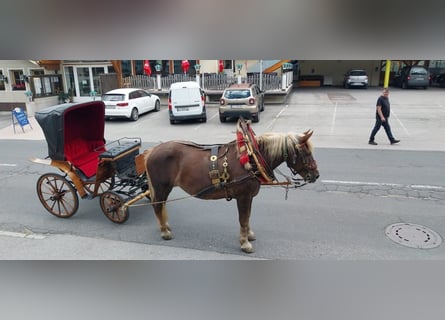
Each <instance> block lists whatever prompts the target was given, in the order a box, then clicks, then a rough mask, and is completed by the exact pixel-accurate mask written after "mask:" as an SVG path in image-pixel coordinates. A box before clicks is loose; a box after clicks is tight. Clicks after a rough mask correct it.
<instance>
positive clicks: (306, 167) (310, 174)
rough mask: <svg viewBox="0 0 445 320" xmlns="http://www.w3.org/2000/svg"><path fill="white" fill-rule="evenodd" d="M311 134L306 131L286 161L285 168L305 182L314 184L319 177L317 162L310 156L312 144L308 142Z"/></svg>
mask: <svg viewBox="0 0 445 320" xmlns="http://www.w3.org/2000/svg"><path fill="white" fill-rule="evenodd" d="M312 134H313V131H310V130H308V131H306V132H305V133H304V134H303V136H301V137H300V138H299V143H298V144H296V145H295V146H294V152H292V156H291V157H288V159H287V166H288V167H289V169H290V170H291V171H292V173H293V174H294V175H296V174H299V175H300V176H301V177H302V178H303V179H304V181H306V182H315V181H316V180H317V179H318V177H319V176H320V173H319V172H318V168H317V162H316V161H315V160H314V158H313V156H312V144H311V143H310V141H308V140H309V138H310V137H311V136H312Z"/></svg>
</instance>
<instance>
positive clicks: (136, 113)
mask: <svg viewBox="0 0 445 320" xmlns="http://www.w3.org/2000/svg"><path fill="white" fill-rule="evenodd" d="M130 119H131V120H132V121H137V120H138V119H139V111H138V109H136V108H133V110H131V116H130Z"/></svg>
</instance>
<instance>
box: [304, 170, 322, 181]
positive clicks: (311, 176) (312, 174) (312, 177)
mask: <svg viewBox="0 0 445 320" xmlns="http://www.w3.org/2000/svg"><path fill="white" fill-rule="evenodd" d="M319 177H320V174H319V173H318V171H311V172H308V173H306V175H305V176H304V180H305V181H307V182H310V183H312V182H315V181H316V180H317V179H318V178H319Z"/></svg>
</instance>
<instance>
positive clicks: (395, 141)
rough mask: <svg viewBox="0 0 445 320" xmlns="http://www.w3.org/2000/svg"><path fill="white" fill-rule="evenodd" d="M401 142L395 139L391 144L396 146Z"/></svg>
mask: <svg viewBox="0 0 445 320" xmlns="http://www.w3.org/2000/svg"><path fill="white" fill-rule="evenodd" d="M399 142H400V140H396V139H394V140H393V141H391V144H396V143H399Z"/></svg>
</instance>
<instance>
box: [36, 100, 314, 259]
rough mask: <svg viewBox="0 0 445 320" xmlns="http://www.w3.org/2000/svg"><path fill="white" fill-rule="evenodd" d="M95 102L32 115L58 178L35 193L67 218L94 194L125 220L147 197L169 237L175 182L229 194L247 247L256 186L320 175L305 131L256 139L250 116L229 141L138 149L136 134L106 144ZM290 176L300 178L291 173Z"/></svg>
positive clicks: (208, 194)
mask: <svg viewBox="0 0 445 320" xmlns="http://www.w3.org/2000/svg"><path fill="white" fill-rule="evenodd" d="M104 110H105V109H104V104H103V102H102V101H92V102H87V103H81V104H72V103H71V104H62V105H58V106H54V107H51V108H47V109H44V110H42V111H40V112H37V113H36V115H35V117H36V120H37V122H38V123H39V124H40V126H41V127H42V129H43V132H44V134H45V138H46V141H47V143H48V153H49V156H48V158H49V159H48V158H47V159H37V158H34V159H32V161H34V162H36V163H42V164H47V165H51V166H53V167H56V168H58V169H59V170H60V171H62V173H63V175H61V174H56V173H46V174H44V175H42V176H41V177H40V178H39V179H38V181H37V194H38V196H39V199H40V201H41V203H42V204H43V206H44V207H45V209H46V210H48V211H49V212H50V213H52V214H54V215H55V216H58V217H62V218H68V217H71V216H72V215H73V214H74V213H75V212H76V211H77V209H78V205H79V199H78V194H79V195H80V197H81V198H87V199H92V198H95V197H97V196H98V197H100V205H101V208H102V211H103V212H104V214H105V215H106V216H107V218H109V219H110V220H111V221H113V222H116V223H122V222H125V221H126V220H127V219H128V216H129V206H131V205H132V204H134V203H135V202H137V201H139V200H141V199H143V198H148V199H149V200H150V202H151V205H152V206H153V209H154V213H155V216H156V218H157V221H158V224H159V228H160V232H161V237H162V238H163V239H165V240H169V239H172V232H171V228H170V225H169V224H168V213H167V209H166V204H167V202H168V201H169V200H168V197H169V194H170V193H171V191H172V189H173V188H174V187H180V188H182V189H183V190H184V191H185V192H187V193H188V194H189V195H190V196H191V197H192V196H193V197H196V198H200V199H205V200H214V199H226V200H231V199H236V204H237V207H238V216H239V224H240V238H239V241H240V244H241V249H242V250H243V251H244V252H247V253H251V252H253V251H254V250H253V247H252V245H251V243H250V241H253V240H255V234H254V232H253V231H252V229H251V227H250V223H249V220H250V215H251V207H252V200H253V198H254V197H255V196H256V195H257V194H258V192H259V189H260V187H261V186H262V185H280V186H286V187H289V186H294V187H298V186H302V185H304V184H305V183H307V182H315V181H316V180H317V179H318V177H319V172H318V168H317V164H316V162H315V160H314V158H313V155H312V144H311V142H310V141H309V138H310V137H311V135H312V131H307V132H304V133H302V134H297V133H268V134H263V135H260V136H256V135H255V133H254V131H253V129H252V127H251V124H250V122H249V121H245V120H244V119H242V118H240V119H239V120H238V123H237V133H236V138H235V139H234V140H232V141H230V142H228V143H224V144H215V145H202V144H196V143H193V142H190V141H167V142H163V143H160V144H158V145H156V146H154V147H152V148H150V149H148V150H145V151H144V152H142V153H140V152H139V149H140V147H141V139H140V138H122V139H119V140H117V141H113V142H111V143H105V139H104V126H105V121H104V120H105V111H104ZM282 163H285V164H286V165H287V167H288V168H289V169H290V171H291V174H292V176H291V177H288V176H285V175H283V176H285V177H286V179H285V181H283V182H279V181H278V179H277V178H276V177H275V174H274V171H275V170H278V169H277V168H278V166H279V165H281V164H282ZM297 175H299V176H301V178H297Z"/></svg>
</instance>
